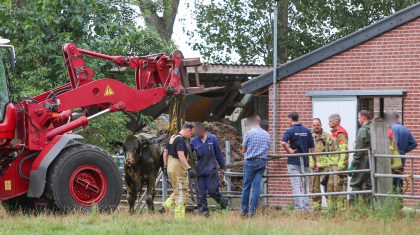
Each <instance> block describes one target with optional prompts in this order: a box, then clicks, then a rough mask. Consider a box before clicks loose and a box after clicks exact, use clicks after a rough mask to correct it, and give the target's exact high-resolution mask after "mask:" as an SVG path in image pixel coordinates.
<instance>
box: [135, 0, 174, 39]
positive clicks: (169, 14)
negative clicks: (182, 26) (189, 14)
mask: <svg viewBox="0 0 420 235" xmlns="http://www.w3.org/2000/svg"><path fill="white" fill-rule="evenodd" d="M137 1H138V5H139V7H140V11H141V12H142V16H143V18H144V21H145V22H146V24H148V25H149V26H151V27H153V28H154V29H156V31H157V32H158V33H159V35H160V37H161V38H162V39H163V40H165V41H166V42H169V41H170V40H171V37H172V32H173V28H174V22H175V18H176V15H177V12H178V6H179V1H180V0H137Z"/></svg>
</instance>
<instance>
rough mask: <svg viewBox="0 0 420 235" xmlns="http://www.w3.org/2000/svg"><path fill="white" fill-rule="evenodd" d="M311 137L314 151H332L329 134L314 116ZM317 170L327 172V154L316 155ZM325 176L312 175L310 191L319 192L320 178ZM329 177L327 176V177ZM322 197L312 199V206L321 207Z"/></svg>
mask: <svg viewBox="0 0 420 235" xmlns="http://www.w3.org/2000/svg"><path fill="white" fill-rule="evenodd" d="M312 137H313V138H314V143H315V152H317V153H322V152H330V151H334V144H333V141H332V139H331V135H330V134H329V133H327V132H325V131H324V130H323V129H322V124H321V120H320V119H319V118H314V119H313V120H312ZM316 159H317V165H318V172H328V171H329V157H328V155H318V156H317V157H316ZM309 164H310V167H311V169H313V168H314V163H313V160H312V158H310V160H309ZM324 177H325V176H314V177H312V193H320V192H321V179H323V178H324ZM328 178H329V177H328ZM325 192H328V187H326V188H325ZM321 204H322V197H321V196H317V197H313V199H312V208H314V209H321Z"/></svg>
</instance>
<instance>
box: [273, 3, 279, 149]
mask: <svg viewBox="0 0 420 235" xmlns="http://www.w3.org/2000/svg"><path fill="white" fill-rule="evenodd" d="M273 8H274V26H273V27H274V36H273V40H274V48H273V140H274V141H273V142H274V143H273V153H274V154H275V153H276V150H277V21H278V19H277V18H278V17H277V15H278V14H277V10H278V7H277V1H275V2H274V6H273Z"/></svg>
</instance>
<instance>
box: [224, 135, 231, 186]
mask: <svg viewBox="0 0 420 235" xmlns="http://www.w3.org/2000/svg"><path fill="white" fill-rule="evenodd" d="M225 153H226V154H225V155H226V164H229V163H230V162H231V159H230V141H229V140H226V141H225ZM231 171H232V170H231V169H230V168H227V169H226V172H227V173H230V172H231ZM225 177H226V184H227V191H229V192H230V191H232V180H231V176H230V175H229V174H225Z"/></svg>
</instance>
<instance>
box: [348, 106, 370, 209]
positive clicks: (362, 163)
mask: <svg viewBox="0 0 420 235" xmlns="http://www.w3.org/2000/svg"><path fill="white" fill-rule="evenodd" d="M371 118H372V117H371V114H370V112H369V111H367V110H362V111H360V112H359V115H358V122H359V124H360V126H361V127H360V128H359V130H358V131H357V136H356V146H355V149H370V148H371V147H372V145H371V139H370V124H371V122H370V120H371ZM369 168H370V166H369V153H368V152H356V153H354V155H353V161H352V162H351V165H350V166H349V168H348V170H349V171H352V170H363V169H369ZM350 186H351V189H352V191H360V190H371V189H372V181H371V179H370V173H369V172H362V173H354V174H353V175H352V177H351V181H350ZM351 203H354V196H352V200H351Z"/></svg>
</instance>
